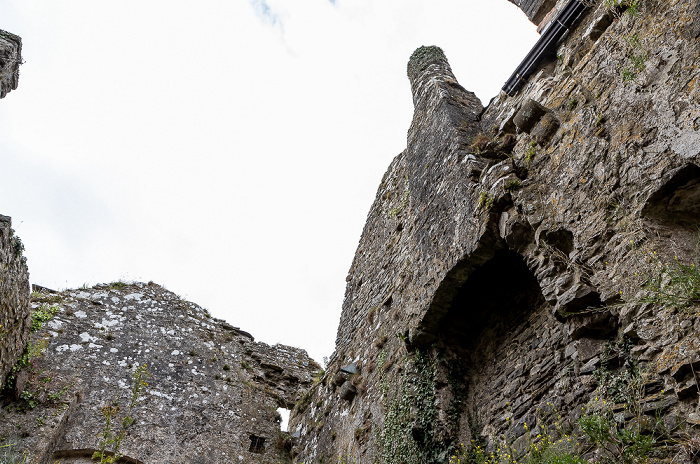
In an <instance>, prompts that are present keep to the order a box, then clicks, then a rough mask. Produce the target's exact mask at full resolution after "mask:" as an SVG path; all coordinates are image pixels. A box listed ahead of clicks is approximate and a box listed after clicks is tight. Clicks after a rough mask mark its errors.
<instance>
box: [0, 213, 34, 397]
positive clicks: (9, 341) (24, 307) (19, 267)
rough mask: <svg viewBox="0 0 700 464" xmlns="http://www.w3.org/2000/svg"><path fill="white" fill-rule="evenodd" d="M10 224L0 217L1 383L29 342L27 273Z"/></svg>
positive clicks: (6, 218) (4, 217) (17, 240)
mask: <svg viewBox="0 0 700 464" xmlns="http://www.w3.org/2000/svg"><path fill="white" fill-rule="evenodd" d="M23 249H24V246H23V245H22V242H21V241H20V239H19V237H17V236H16V235H15V234H14V231H13V230H12V221H11V219H10V218H9V217H7V216H2V215H0V384H4V383H5V377H7V374H8V373H9V372H10V370H11V369H12V366H14V365H15V363H16V362H17V359H18V358H19V357H20V355H21V354H22V352H23V351H24V347H25V346H26V344H27V340H29V328H30V326H31V318H30V310H29V273H28V272H27V264H26V259H25V258H24V257H23V256H22V250H23Z"/></svg>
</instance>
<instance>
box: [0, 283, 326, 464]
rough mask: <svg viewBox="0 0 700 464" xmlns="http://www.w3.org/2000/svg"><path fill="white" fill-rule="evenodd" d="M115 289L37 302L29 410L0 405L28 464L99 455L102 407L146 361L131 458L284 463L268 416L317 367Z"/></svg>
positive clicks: (159, 301) (197, 315)
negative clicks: (43, 307) (39, 317)
mask: <svg viewBox="0 0 700 464" xmlns="http://www.w3.org/2000/svg"><path fill="white" fill-rule="evenodd" d="M118 287H120V286H112V288H110V286H108V285H103V286H97V287H94V288H89V289H78V290H68V291H65V292H62V293H58V294H55V295H44V296H42V297H38V298H40V299H44V300H50V301H52V302H54V303H52V304H54V305H56V306H57V311H56V315H55V316H54V317H53V319H51V320H50V321H49V322H47V323H46V324H45V326H44V328H43V329H42V330H40V331H37V332H36V333H34V334H33V335H32V343H34V344H38V343H42V341H43V343H44V344H45V345H46V346H45V350H44V354H43V355H42V356H39V357H38V358H36V359H35V361H34V362H33V363H32V366H31V368H29V369H26V371H27V372H28V373H29V378H28V379H27V383H26V384H25V385H24V386H23V387H22V390H23V391H24V392H25V393H24V394H23V395H22V397H23V398H29V399H31V400H32V401H35V402H36V407H35V408H34V409H31V408H29V407H28V406H29V404H28V402H27V401H24V400H18V401H12V402H10V403H9V404H5V405H4V407H3V408H2V410H1V412H0V413H1V414H2V417H1V418H0V435H1V436H9V437H10V439H11V440H15V441H18V442H19V444H18V445H17V447H18V449H26V450H27V451H28V452H29V453H30V455H31V456H32V457H34V458H40V459H48V458H50V457H51V456H52V455H53V456H54V457H56V458H61V460H62V461H61V462H64V463H65V462H83V461H82V460H84V459H86V458H89V457H90V455H91V454H92V452H93V451H94V450H95V449H98V448H99V437H98V433H99V432H100V431H101V430H102V429H103V424H104V420H103V417H102V414H101V408H102V407H104V406H105V405H107V404H108V403H110V402H111V401H117V402H118V403H119V405H120V407H121V409H122V412H123V411H124V410H126V408H127V407H128V404H129V395H130V388H131V386H132V377H131V376H132V372H134V370H135V369H136V367H137V366H139V365H142V364H146V365H147V368H148V371H149V373H150V377H149V378H148V379H147V382H148V385H147V387H145V389H144V391H143V394H142V395H141V397H140V398H139V400H138V403H137V404H136V406H135V408H134V410H133V413H132V416H133V417H134V419H135V422H134V424H133V425H132V426H130V427H129V428H128V434H127V436H126V438H125V439H124V443H123V447H122V452H123V453H124V454H125V455H126V456H127V457H128V458H129V459H132V460H138V462H144V463H149V464H150V463H173V462H178V463H213V462H242V463H277V462H279V460H281V459H283V457H284V453H283V452H281V450H280V449H278V448H277V447H276V444H279V443H283V441H278V439H279V436H280V424H279V421H280V418H279V414H278V412H277V408H278V407H289V406H290V405H291V404H293V402H294V399H295V396H296V394H297V391H298V390H300V389H303V388H308V387H309V386H310V384H311V379H312V375H313V374H314V372H315V371H316V370H317V369H318V365H316V363H315V362H314V361H313V360H311V359H310V358H309V357H308V356H307V354H306V352H305V351H303V350H300V349H297V348H292V347H288V346H283V345H275V346H268V345H266V344H264V343H260V342H255V341H254V340H253V339H252V337H251V336H250V335H249V334H247V333H245V332H242V331H240V330H239V329H237V328H235V327H233V326H231V325H229V324H228V323H226V322H224V321H221V320H217V319H214V318H212V317H210V316H209V314H208V313H207V312H206V310H204V309H202V308H201V307H199V306H197V305H196V304H194V303H190V302H187V301H185V300H182V299H181V298H179V297H178V296H177V295H175V294H173V293H171V292H169V291H167V290H165V289H164V288H162V287H160V286H158V285H156V284H152V283H151V284H138V283H137V284H130V285H126V286H123V288H118ZM58 299H60V302H58V303H55V301H56V300H58ZM39 304H41V303H40V302H35V303H34V304H33V306H35V307H37V306H38V305H39ZM22 409H24V411H21V410H22ZM251 436H255V437H258V438H263V439H264V443H263V452H262V453H255V452H250V451H249V450H250V447H251ZM132 462H135V461H132Z"/></svg>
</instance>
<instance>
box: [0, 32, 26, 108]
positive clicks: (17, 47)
mask: <svg viewBox="0 0 700 464" xmlns="http://www.w3.org/2000/svg"><path fill="white" fill-rule="evenodd" d="M21 64H22V39H21V38H20V37H19V36H16V35H14V34H11V33H9V32H6V31H3V30H1V29H0V98H4V97H5V95H7V94H8V92H10V91H11V90H15V89H17V84H18V82H19V66H20V65H21Z"/></svg>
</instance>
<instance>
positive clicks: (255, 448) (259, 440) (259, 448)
mask: <svg viewBox="0 0 700 464" xmlns="http://www.w3.org/2000/svg"><path fill="white" fill-rule="evenodd" d="M248 451H250V452H251V453H258V454H262V453H263V451H265V438H263V437H256V436H255V435H251V436H250V448H249V449H248Z"/></svg>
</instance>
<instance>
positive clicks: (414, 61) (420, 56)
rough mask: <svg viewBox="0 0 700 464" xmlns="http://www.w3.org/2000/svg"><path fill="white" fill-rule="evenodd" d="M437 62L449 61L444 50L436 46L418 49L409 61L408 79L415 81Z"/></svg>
mask: <svg viewBox="0 0 700 464" xmlns="http://www.w3.org/2000/svg"><path fill="white" fill-rule="evenodd" d="M437 61H445V62H446V61H447V57H446V56H445V53H444V52H443V51H442V48H440V47H437V46H435V45H430V46H421V47H418V48H417V49H416V51H414V52H413V54H412V55H411V58H410V59H409V60H408V69H407V74H408V78H409V79H411V80H413V79H415V78H416V76H418V74H419V73H420V72H421V71H423V70H424V69H425V68H427V67H428V66H430V65H431V64H432V63H435V62H437Z"/></svg>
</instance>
